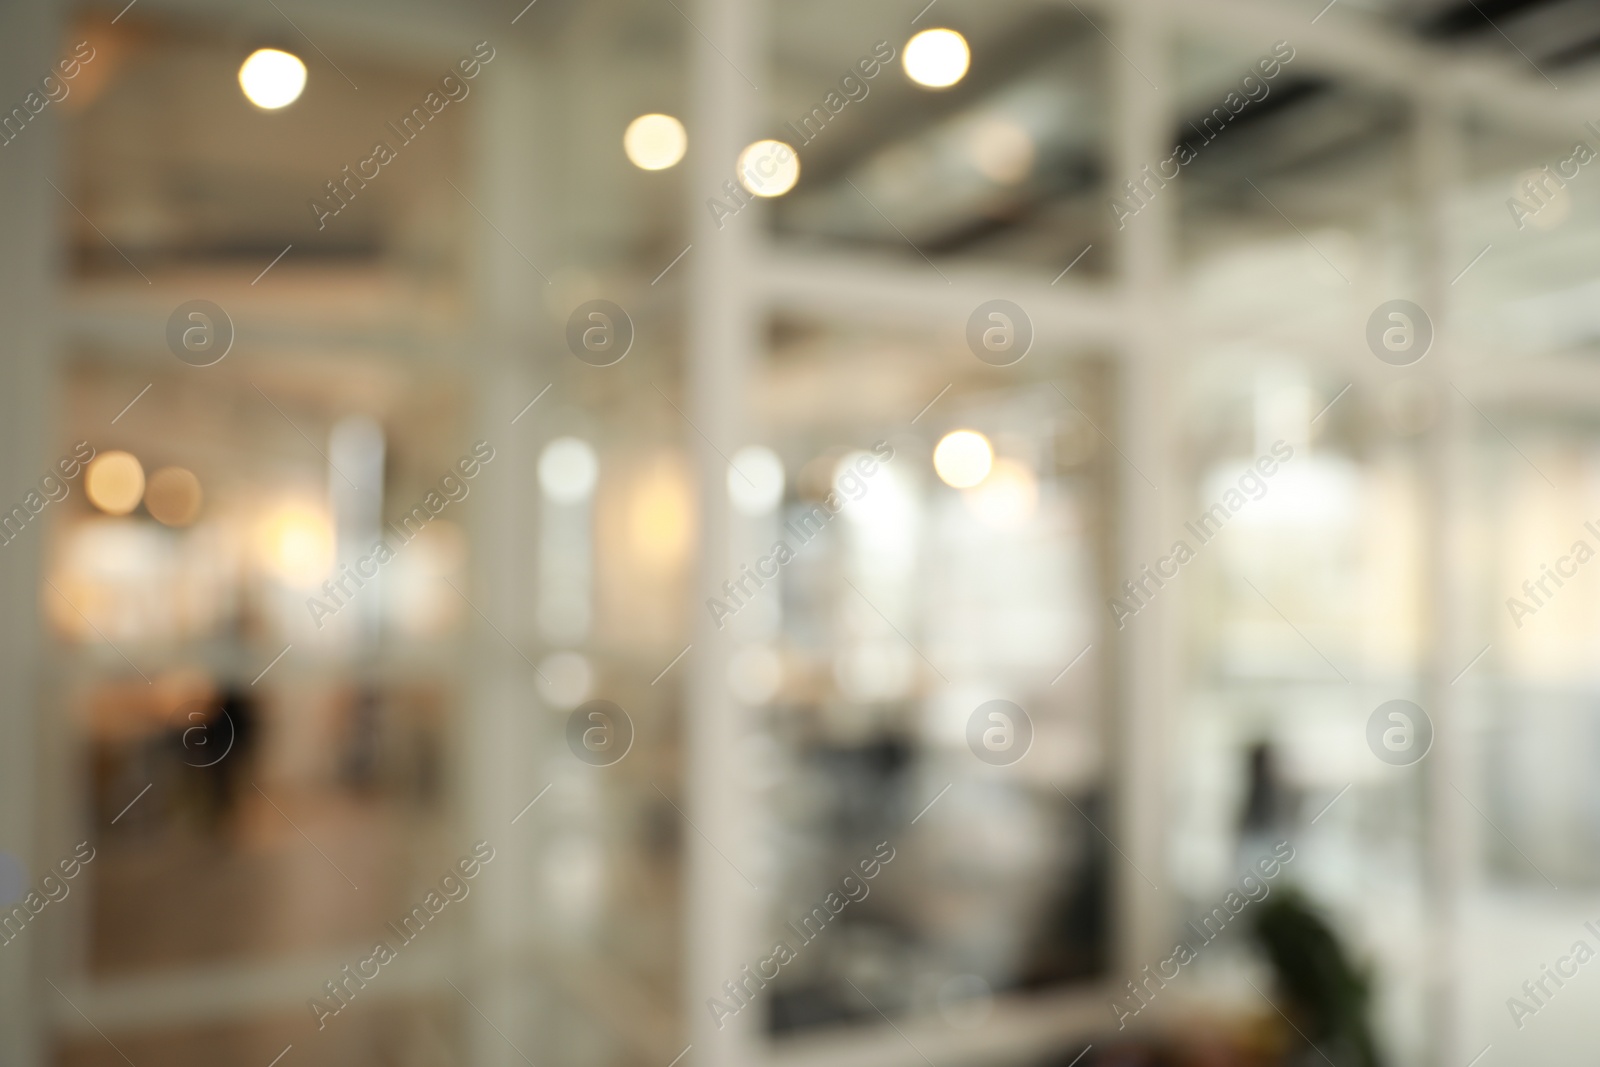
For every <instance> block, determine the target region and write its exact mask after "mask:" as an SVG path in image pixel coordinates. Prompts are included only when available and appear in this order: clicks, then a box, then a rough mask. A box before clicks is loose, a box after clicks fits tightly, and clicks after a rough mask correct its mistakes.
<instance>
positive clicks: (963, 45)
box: [901, 30, 972, 89]
mask: <svg viewBox="0 0 1600 1067" xmlns="http://www.w3.org/2000/svg"><path fill="white" fill-rule="evenodd" d="M901 62H902V63H904V64H905V68H906V77H908V78H910V79H911V80H912V81H914V82H916V83H917V84H918V85H921V86H924V87H926V88H929V89H948V88H949V87H950V86H952V85H954V84H955V83H956V82H958V81H960V80H961V79H962V78H963V77H965V76H966V73H967V65H968V64H969V63H971V62H972V51H971V50H970V49H969V48H967V39H966V38H965V37H963V36H961V35H960V34H959V33H957V32H956V31H955V30H923V31H922V32H921V33H919V34H917V35H916V36H915V37H913V38H911V40H909V41H907V42H906V54H905V57H904V58H903V59H902V60H901Z"/></svg>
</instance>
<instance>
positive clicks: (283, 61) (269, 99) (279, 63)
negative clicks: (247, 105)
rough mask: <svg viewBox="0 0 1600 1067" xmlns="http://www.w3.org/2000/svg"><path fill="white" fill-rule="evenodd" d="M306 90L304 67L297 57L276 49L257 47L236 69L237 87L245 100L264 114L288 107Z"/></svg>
mask: <svg viewBox="0 0 1600 1067" xmlns="http://www.w3.org/2000/svg"><path fill="white" fill-rule="evenodd" d="M305 87H306V65H305V64H304V63H302V62H300V57H299V56H296V55H291V54H290V53H288V52H280V51H279V50H278V49H276V48H258V49H256V50H255V51H254V52H251V53H250V58H249V59H246V60H245V61H244V63H243V64H242V65H241V66H240V67H239V88H241V89H243V90H244V95H245V99H247V100H249V101H250V102H251V103H252V104H254V105H255V106H256V107H259V108H261V109H262V110H264V111H276V110H277V109H278V108H280V107H288V106H289V105H290V104H292V103H294V102H295V101H296V100H298V99H300V93H301V91H302V90H304V89H305Z"/></svg>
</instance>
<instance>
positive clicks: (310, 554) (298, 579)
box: [260, 501, 333, 589]
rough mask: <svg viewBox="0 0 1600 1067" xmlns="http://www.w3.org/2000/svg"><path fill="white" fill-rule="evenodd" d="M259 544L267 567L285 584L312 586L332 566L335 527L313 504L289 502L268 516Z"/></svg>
mask: <svg viewBox="0 0 1600 1067" xmlns="http://www.w3.org/2000/svg"><path fill="white" fill-rule="evenodd" d="M260 546H261V556H262V559H263V562H265V563H266V566H267V569H268V570H270V571H272V573H273V574H274V575H276V576H277V578H278V579H279V580H280V581H282V582H283V583H284V584H286V585H291V586H297V587H299V588H301V589H310V588H312V587H314V586H315V585H316V584H317V583H318V582H320V581H322V579H323V577H324V575H326V574H327V572H328V569H329V568H330V567H331V566H333V530H332V529H331V527H330V524H329V522H328V517H327V515H326V514H325V513H324V512H323V511H321V510H319V509H317V508H315V507H312V506H311V505H310V504H306V503H301V502H298V501H291V502H287V503H285V504H283V505H281V506H279V507H278V508H277V509H276V510H275V511H273V512H272V513H271V514H270V515H268V516H267V518H266V521H265V522H264V523H263V524H262V526H261V530H260Z"/></svg>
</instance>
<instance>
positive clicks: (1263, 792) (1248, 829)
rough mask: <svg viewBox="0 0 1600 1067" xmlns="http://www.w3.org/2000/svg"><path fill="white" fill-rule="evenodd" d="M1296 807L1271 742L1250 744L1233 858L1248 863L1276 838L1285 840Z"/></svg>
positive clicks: (1291, 825)
mask: <svg viewBox="0 0 1600 1067" xmlns="http://www.w3.org/2000/svg"><path fill="white" fill-rule="evenodd" d="M1297 808H1298V804H1297V802H1296V797H1295V796H1294V791H1293V790H1292V789H1290V788H1289V787H1288V786H1286V785H1285V784H1284V782H1283V778H1282V776H1281V774H1280V773H1279V771H1278V756H1277V750H1276V749H1274V748H1273V746H1272V742H1270V741H1257V742H1255V743H1254V744H1252V745H1251V746H1250V748H1249V751H1248V754H1247V756H1246V762H1245V798H1244V807H1243V810H1241V811H1240V813H1239V846H1238V855H1237V856H1236V857H1235V862H1236V863H1237V864H1238V865H1239V866H1240V867H1251V866H1253V865H1254V864H1255V861H1256V860H1258V859H1260V858H1261V857H1262V856H1263V855H1266V854H1267V853H1269V852H1271V851H1272V849H1273V846H1274V845H1276V844H1277V843H1278V842H1279V841H1287V840H1288V839H1289V837H1290V835H1291V834H1292V832H1293V830H1294V817H1295V812H1296V810H1297Z"/></svg>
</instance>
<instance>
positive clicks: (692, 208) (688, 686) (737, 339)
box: [681, 0, 767, 1067]
mask: <svg viewBox="0 0 1600 1067" xmlns="http://www.w3.org/2000/svg"><path fill="white" fill-rule="evenodd" d="M766 3H767V0H696V2H695V3H694V5H693V7H692V8H691V9H690V16H691V17H692V18H693V20H694V25H695V26H696V27H697V28H698V29H699V30H700V31H703V32H704V33H705V34H706V35H709V37H710V38H711V39H712V40H714V41H715V42H716V44H715V47H713V45H712V44H711V43H709V42H708V41H706V40H705V39H704V38H702V37H701V35H700V33H697V32H685V35H684V39H685V40H686V41H687V42H688V47H689V69H690V72H691V86H692V88H691V98H690V101H691V102H690V111H689V114H690V123H689V153H690V160H689V161H690V185H689V192H688V202H687V204H686V205H685V206H686V209H687V210H688V211H689V218H690V225H689V228H688V229H689V233H690V240H691V242H692V243H693V245H694V248H693V250H692V251H691V252H690V253H689V255H688V257H687V258H686V259H685V261H684V265H685V266H686V267H688V268H689V284H688V289H689V293H688V301H689V304H688V308H687V322H688V336H687V344H686V346H685V354H684V368H683V370H684V399H685V401H686V403H685V411H686V413H687V415H688V417H689V419H690V420H691V421H692V422H693V423H694V429H692V430H691V429H688V428H686V429H685V432H684V439H685V440H686V441H687V442H688V444H689V447H690V449H691V450H692V454H693V456H694V460H695V463H694V466H695V471H696V480H697V492H698V503H699V519H700V543H699V557H698V559H697V565H696V578H695V581H696V589H697V591H698V590H711V589H716V588H718V587H720V585H721V583H722V582H723V581H724V580H725V579H726V578H727V577H728V575H729V574H730V573H731V562H732V561H731V559H730V552H729V548H730V546H729V533H730V530H729V518H730V512H729V506H728V499H727V464H726V462H725V461H724V460H723V458H722V456H720V455H719V454H718V450H719V449H720V450H721V451H723V452H726V453H728V454H730V455H731V454H732V451H733V450H734V449H737V448H738V447H740V446H741V445H742V444H743V443H744V440H743V434H744V432H745V428H744V418H743V411H744V408H745V404H746V402H747V399H748V396H749V391H748V388H747V381H748V378H749V375H750V368H751V364H752V361H753V358H754V354H755V353H756V352H758V351H759V350H760V345H761V320H762V316H763V313H764V306H763V304H762V303H761V301H760V297H759V293H760V287H759V286H757V285H754V284H752V275H753V272H754V271H755V270H756V269H758V267H759V259H760V257H759V251H760V245H761V237H760V231H759V227H760V226H761V225H762V224H763V223H764V218H763V212H762V209H761V208H760V207H759V205H757V206H753V207H749V208H745V209H744V210H742V211H741V212H739V214H738V215H737V216H736V217H735V218H733V219H729V220H726V222H725V225H723V227H722V228H721V229H719V228H718V226H717V222H716V219H715V218H714V217H713V215H712V213H711V212H710V211H709V210H708V209H707V207H706V200H707V198H709V197H713V196H715V197H718V198H719V199H724V200H725V199H726V197H725V196H724V194H723V193H722V186H723V183H724V182H726V181H728V180H729V179H730V178H732V177H733V173H734V162H735V160H736V159H737V157H738V153H739V151H740V149H741V148H742V147H743V146H744V145H745V144H746V143H747V142H748V141H750V140H752V139H753V135H754V131H755V129H756V123H757V121H758V118H759V116H760V114H761V108H762V99H761V96H760V94H759V92H758V90H756V89H755V88H753V87H752V86H751V85H750V84H749V83H748V82H746V81H745V78H746V77H750V78H752V79H754V81H755V82H756V83H757V84H761V83H762V82H763V81H765V79H766V73H765V69H766V63H765V62H764V57H765V55H766V49H767V41H766V36H765V33H764V32H763V29H762V27H763V26H764V25H765V13H766V12H765V9H766ZM735 64H737V67H735ZM708 440H709V441H710V442H714V445H713V444H709V443H707V442H708ZM705 595H707V594H704V593H702V594H700V595H698V596H696V597H695V598H694V603H693V605H692V607H691V610H692V611H693V612H694V623H693V643H694V650H693V651H692V652H691V653H690V654H689V655H688V656H687V657H686V658H685V659H684V666H685V667H686V668H687V670H686V672H685V675H686V676H685V688H684V703H683V707H684V715H683V730H684V738H683V748H684V752H685V760H684V763H683V766H682V780H681V795H682V798H683V801H684V809H685V812H686V813H687V816H688V818H689V820H690V821H691V822H692V823H693V828H690V827H684V828H683V829H682V836H683V841H684V852H683V854H684V856H685V858H686V860H687V863H686V870H687V878H686V880H685V883H684V902H685V925H686V937H685V944H686V953H685V955H686V959H685V967H684V975H685V979H686V986H685V989H684V1010H685V1011H686V1012H687V1013H688V1019H689V1037H688V1040H689V1041H690V1043H692V1045H693V1051H692V1052H691V1053H690V1054H689V1057H688V1058H687V1059H686V1061H685V1062H686V1063H688V1062H692V1063H695V1064H702V1065H715V1067H747V1065H748V1064H750V1063H751V1062H755V1061H758V1060H759V1059H760V1058H761V1056H762V1053H763V1041H762V1035H761V1027H760V1025H759V1019H758V1018H757V1017H756V1014H757V1013H756V1012H754V1011H746V1012H740V1013H739V1014H737V1015H735V1016H733V1017H732V1018H727V1019H724V1020H723V1026H722V1027H721V1028H720V1029H719V1027H718V1025H717V1023H716V1021H715V1020H714V1019H713V1017H712V1015H711V1013H710V1012H709V1011H708V1009H707V1006H706V1001H707V998H709V997H712V996H719V997H720V996H722V992H721V987H722V983H723V982H724V981H727V980H730V979H732V978H734V977H736V976H737V974H738V971H739V968H740V966H741V965H742V964H744V963H748V962H750V961H749V960H747V959H742V958H741V955H742V954H744V953H745V952H746V950H747V949H748V948H749V947H750V946H753V945H754V944H756V934H757V933H758V931H759V924H760V922H761V914H760V901H759V900H758V899H757V898H756V897H755V896H754V895H753V894H752V893H751V892H750V890H749V888H748V887H747V886H746V885H745V884H744V882H743V881H742V878H741V876H740V875H739V874H738V873H736V872H734V871H733V870H731V869H730V868H729V864H728V861H727V860H724V859H723V858H722V856H720V855H719V854H718V852H717V849H721V850H722V851H724V852H726V853H728V855H729V856H730V857H731V858H732V860H733V862H734V863H739V864H740V866H741V867H742V868H744V869H746V870H748V869H749V867H748V859H749V853H748V852H747V851H746V848H745V846H746V845H747V844H748V841H749V837H748V834H749V827H750V825H751V823H750V820H749V818H748V807H749V798H748V796H747V786H746V784H745V783H746V782H747V781H748V778H747V776H746V775H745V774H744V773H743V769H742V768H741V766H740V763H739V752H740V747H739V737H740V730H741V728H742V727H741V723H740V721H739V709H738V707H737V706H736V704H735V702H734V701H733V699H732V696H731V694H730V693H729V692H728V687H727V684H726V678H727V661H728V655H729V652H730V649H729V648H728V646H727V639H726V637H725V636H723V635H722V634H719V633H718V631H717V628H716V626H715V625H714V624H713V622H712V621H711V618H710V616H709V615H708V614H707V613H706V611H705V609H704V608H703V606H702V604H701V601H702V600H703V599H704V596H705ZM702 835H703V836H702ZM712 842H714V843H715V845H714V846H713V844H712ZM741 861H743V862H741ZM757 881H758V883H759V878H758V879H757Z"/></svg>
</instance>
